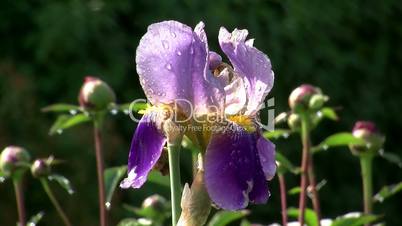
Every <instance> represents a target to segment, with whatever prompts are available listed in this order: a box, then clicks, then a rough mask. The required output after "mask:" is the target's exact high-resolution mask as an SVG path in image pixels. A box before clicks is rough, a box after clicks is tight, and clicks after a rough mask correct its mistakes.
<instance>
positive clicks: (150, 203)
mask: <svg viewBox="0 0 402 226" xmlns="http://www.w3.org/2000/svg"><path fill="white" fill-rule="evenodd" d="M166 207H167V201H166V199H165V198H164V197H162V196H160V195H157V194H155V195H151V196H149V197H148V198H146V199H145V200H144V202H143V203H142V208H143V209H147V208H152V209H153V210H155V211H156V212H158V213H164V211H165V210H166Z"/></svg>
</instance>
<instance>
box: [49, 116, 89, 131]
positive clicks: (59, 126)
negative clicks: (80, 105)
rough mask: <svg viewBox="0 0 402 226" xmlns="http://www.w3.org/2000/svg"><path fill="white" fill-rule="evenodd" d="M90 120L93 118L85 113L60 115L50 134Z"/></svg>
mask: <svg viewBox="0 0 402 226" xmlns="http://www.w3.org/2000/svg"><path fill="white" fill-rule="evenodd" d="M90 120H91V118H90V117H89V116H88V115H85V114H78V115H60V116H59V117H58V118H57V120H56V122H54V123H53V125H52V127H51V128H50V132H49V134H50V135H54V134H56V133H61V132H62V131H63V130H64V129H68V128H70V127H73V126H76V125H79V124H81V123H84V122H88V121H90Z"/></svg>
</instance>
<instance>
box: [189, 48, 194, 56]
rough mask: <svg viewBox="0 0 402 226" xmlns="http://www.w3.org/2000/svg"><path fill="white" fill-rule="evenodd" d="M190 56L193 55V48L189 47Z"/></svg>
mask: <svg viewBox="0 0 402 226" xmlns="http://www.w3.org/2000/svg"><path fill="white" fill-rule="evenodd" d="M190 54H191V55H193V54H194V47H192V46H191V48H190Z"/></svg>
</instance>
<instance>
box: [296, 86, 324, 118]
mask: <svg viewBox="0 0 402 226" xmlns="http://www.w3.org/2000/svg"><path fill="white" fill-rule="evenodd" d="M315 94H320V95H322V94H321V90H320V89H319V88H316V87H314V86H312V85H309V84H303V85H301V86H299V87H297V88H296V89H294V90H293V91H292V93H291V94H290V96H289V106H290V108H291V109H292V110H293V111H295V112H298V111H300V110H306V109H307V108H308V107H309V106H310V99H311V97H312V96H313V95H315Z"/></svg>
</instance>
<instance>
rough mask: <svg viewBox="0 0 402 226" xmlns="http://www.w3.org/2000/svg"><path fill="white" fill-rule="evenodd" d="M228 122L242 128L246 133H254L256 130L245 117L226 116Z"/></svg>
mask: <svg viewBox="0 0 402 226" xmlns="http://www.w3.org/2000/svg"><path fill="white" fill-rule="evenodd" d="M228 120H229V121H231V122H234V123H236V124H238V125H239V126H241V127H243V128H244V129H245V130H246V131H247V132H250V133H251V132H255V130H256V128H255V125H254V123H253V120H252V119H251V118H250V117H248V116H245V115H232V116H228Z"/></svg>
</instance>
